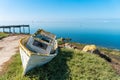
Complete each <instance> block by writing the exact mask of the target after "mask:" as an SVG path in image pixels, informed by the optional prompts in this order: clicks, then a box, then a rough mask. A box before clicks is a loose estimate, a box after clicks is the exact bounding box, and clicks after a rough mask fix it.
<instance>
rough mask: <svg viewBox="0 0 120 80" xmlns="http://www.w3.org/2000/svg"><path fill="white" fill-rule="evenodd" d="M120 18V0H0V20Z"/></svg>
mask: <svg viewBox="0 0 120 80" xmlns="http://www.w3.org/2000/svg"><path fill="white" fill-rule="evenodd" d="M114 18H117V19H118V18H120V0H0V22H7V21H18V22H19V21H31V22H32V21H68V20H70V21H77V20H83V19H114Z"/></svg>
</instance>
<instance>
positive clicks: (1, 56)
mask: <svg viewBox="0 0 120 80" xmlns="http://www.w3.org/2000/svg"><path fill="white" fill-rule="evenodd" d="M25 36H26V35H10V36H8V37H6V38H3V39H2V40H0V72H1V71H2V65H3V64H4V63H5V62H7V61H9V59H10V58H11V57H12V56H13V55H14V54H16V51H18V46H19V40H20V39H21V38H22V37H25Z"/></svg>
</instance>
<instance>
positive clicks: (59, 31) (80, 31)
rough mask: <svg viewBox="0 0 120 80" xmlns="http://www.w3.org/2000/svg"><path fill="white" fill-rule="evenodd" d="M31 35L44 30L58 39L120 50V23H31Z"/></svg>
mask: <svg viewBox="0 0 120 80" xmlns="http://www.w3.org/2000/svg"><path fill="white" fill-rule="evenodd" d="M30 26H31V34H33V33H34V32H35V31H36V30H37V29H44V30H47V31H49V32H52V33H54V34H56V35H57V37H58V38H59V37H67V38H71V39H72V41H75V42H79V43H84V44H95V45H97V46H102V47H107V48H114V49H120V22H58V23H57V22H51V23H43V22H41V23H30Z"/></svg>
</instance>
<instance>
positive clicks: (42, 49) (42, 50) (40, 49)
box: [19, 29, 58, 75]
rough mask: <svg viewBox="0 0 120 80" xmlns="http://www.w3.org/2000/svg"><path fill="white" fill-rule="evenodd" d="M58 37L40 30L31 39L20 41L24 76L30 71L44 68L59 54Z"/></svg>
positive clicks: (26, 38)
mask: <svg viewBox="0 0 120 80" xmlns="http://www.w3.org/2000/svg"><path fill="white" fill-rule="evenodd" d="M57 48H58V44H57V40H56V36H55V35H54V34H52V33H50V32H47V31H44V30H43V29H39V30H38V31H37V32H36V33H34V34H33V35H31V36H29V37H25V38H22V39H21V40H20V41H19V50H20V56H21V61H22V66H23V75H25V74H26V73H27V72H28V71H29V70H31V69H33V68H35V67H37V66H42V65H44V64H46V63H48V62H49V61H51V60H52V59H53V58H54V57H55V56H56V55H57V54H58V50H57Z"/></svg>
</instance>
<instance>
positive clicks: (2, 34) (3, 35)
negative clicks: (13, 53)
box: [0, 32, 9, 39]
mask: <svg viewBox="0 0 120 80" xmlns="http://www.w3.org/2000/svg"><path fill="white" fill-rule="evenodd" d="M8 35H9V34H7V33H3V32H0V39H2V38H4V37H7V36H8Z"/></svg>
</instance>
